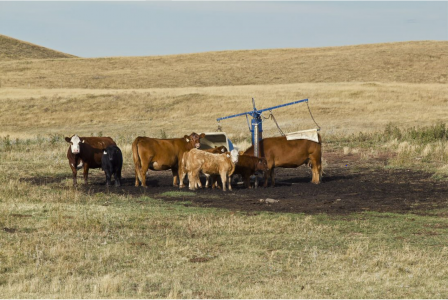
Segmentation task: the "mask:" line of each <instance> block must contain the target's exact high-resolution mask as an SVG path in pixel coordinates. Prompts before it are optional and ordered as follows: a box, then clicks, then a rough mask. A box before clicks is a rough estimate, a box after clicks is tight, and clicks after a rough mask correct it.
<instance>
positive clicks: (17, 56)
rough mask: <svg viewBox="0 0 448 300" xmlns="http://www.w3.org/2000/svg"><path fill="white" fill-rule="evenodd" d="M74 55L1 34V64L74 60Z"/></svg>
mask: <svg viewBox="0 0 448 300" xmlns="http://www.w3.org/2000/svg"><path fill="white" fill-rule="evenodd" d="M72 57H76V56H74V55H70V54H66V53H62V52H59V51H55V50H51V49H48V48H45V47H42V46H38V45H34V44H31V43H28V42H24V41H20V40H17V39H14V38H11V37H8V36H5V35H1V34H0V62H4V61H10V60H26V59H55V58H72Z"/></svg>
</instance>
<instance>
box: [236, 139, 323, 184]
mask: <svg viewBox="0 0 448 300" xmlns="http://www.w3.org/2000/svg"><path fill="white" fill-rule="evenodd" d="M244 154H247V155H252V156H253V155H254V147H253V146H250V147H249V149H247V150H246V151H245V152H244ZM260 156H261V157H265V158H266V161H267V163H268V169H269V171H267V172H265V176H264V178H265V181H264V187H267V185H268V178H269V177H271V180H272V186H274V185H275V179H274V169H275V168H276V167H280V168H297V167H298V166H301V165H303V164H305V163H308V164H309V165H310V166H311V168H312V172H313V178H312V180H311V182H312V183H315V184H318V183H320V182H321V179H322V139H321V137H320V135H319V142H318V143H316V142H313V141H310V140H302V139H301V140H287V139H286V137H284V136H280V137H270V138H265V139H263V140H261V141H260Z"/></svg>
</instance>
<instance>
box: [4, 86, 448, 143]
mask: <svg viewBox="0 0 448 300" xmlns="http://www.w3.org/2000/svg"><path fill="white" fill-rule="evenodd" d="M447 95H448V86H447V85H441V84H405V83H387V84H385V83H304V84H289V85H269V86H237V87H205V88H176V89H174V88H173V89H142V90H82V89H74V90H69V89H54V90H53V89H13V88H2V89H0V116H1V118H0V126H1V131H0V135H2V136H5V135H7V134H9V135H11V138H15V137H34V136H36V135H38V134H40V135H44V136H46V135H49V134H59V135H70V134H73V133H75V132H76V133H78V134H83V135H88V134H91V133H95V134H97V133H99V132H102V134H103V135H105V136H115V137H117V136H119V135H126V136H132V137H134V138H135V137H136V136H138V135H141V134H143V133H145V134H146V135H148V136H155V137H159V136H160V133H161V130H163V131H165V132H166V134H167V135H168V136H169V137H179V136H183V135H184V134H187V133H191V132H192V131H196V132H199V131H201V132H202V131H205V132H211V131H216V129H217V122H216V119H217V118H218V117H223V116H227V115H232V114H235V113H240V112H244V111H250V110H252V102H251V98H252V97H254V98H255V99H256V104H257V108H258V109H261V108H266V107H270V106H274V105H278V104H282V103H286V102H290V101H293V100H300V99H303V98H308V99H309V105H310V108H311V110H312V113H313V116H314V118H315V120H316V121H317V122H318V124H319V125H320V126H321V127H322V134H323V135H347V134H351V133H358V132H360V131H362V132H372V131H378V130H382V129H383V128H384V127H385V125H386V124H388V123H390V122H393V123H395V124H398V125H400V126H403V127H409V126H423V125H432V124H434V123H435V122H438V121H441V122H446V121H447V120H448V115H447V114H446V111H445V108H446V107H447V105H448V96H447ZM273 113H274V115H275V117H276V119H277V121H278V123H279V125H280V127H281V128H282V129H283V131H284V132H292V131H295V130H298V129H308V128H315V127H316V125H315V124H314V123H313V122H312V120H311V118H310V116H309V113H308V109H307V107H306V104H305V103H302V104H297V105H293V106H289V107H287V108H281V109H277V110H274V111H273ZM264 115H265V116H266V117H267V116H268V114H267V113H265V114H264ZM221 125H222V129H223V131H225V132H227V133H228V134H230V135H231V136H232V137H233V138H237V139H238V138H239V137H240V136H244V137H246V136H248V135H249V131H248V126H247V123H246V119H245V117H238V118H234V119H229V120H224V121H222V122H221ZM263 126H264V130H265V131H264V136H272V135H278V131H277V129H276V126H275V124H274V122H273V121H272V120H266V121H265V123H264V125H263Z"/></svg>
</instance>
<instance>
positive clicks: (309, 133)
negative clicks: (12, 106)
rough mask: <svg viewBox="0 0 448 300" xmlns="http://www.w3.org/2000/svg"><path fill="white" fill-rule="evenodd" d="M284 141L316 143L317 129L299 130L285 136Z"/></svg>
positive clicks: (317, 140)
mask: <svg viewBox="0 0 448 300" xmlns="http://www.w3.org/2000/svg"><path fill="white" fill-rule="evenodd" d="M286 139H287V140H288V141H289V140H310V141H313V142H316V143H318V142H319V138H318V136H317V129H308V130H301V131H296V132H291V133H287V134H286Z"/></svg>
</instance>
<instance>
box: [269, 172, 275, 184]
mask: <svg viewBox="0 0 448 300" xmlns="http://www.w3.org/2000/svg"><path fill="white" fill-rule="evenodd" d="M270 173H271V186H272V187H275V172H274V168H272V169H271V170H270Z"/></svg>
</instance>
